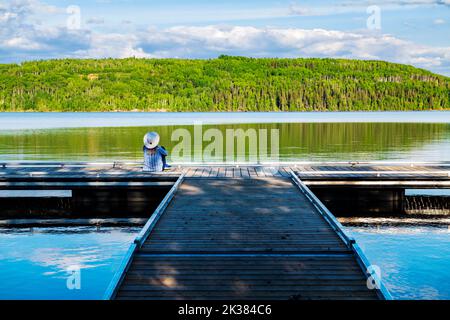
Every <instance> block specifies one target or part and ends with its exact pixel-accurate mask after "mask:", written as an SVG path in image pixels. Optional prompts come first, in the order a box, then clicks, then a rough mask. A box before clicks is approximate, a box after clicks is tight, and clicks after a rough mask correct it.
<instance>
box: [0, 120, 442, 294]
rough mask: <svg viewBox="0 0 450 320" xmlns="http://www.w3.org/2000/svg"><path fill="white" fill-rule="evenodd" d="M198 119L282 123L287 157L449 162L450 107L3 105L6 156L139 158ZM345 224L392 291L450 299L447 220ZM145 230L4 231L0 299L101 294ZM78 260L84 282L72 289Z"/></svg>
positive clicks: (0, 234)
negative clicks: (140, 109)
mask: <svg viewBox="0 0 450 320" xmlns="http://www.w3.org/2000/svg"><path fill="white" fill-rule="evenodd" d="M194 121H201V122H202V123H203V124H204V128H203V130H204V131H206V130H207V129H211V128H212V129H218V130H219V132H221V133H225V132H226V130H227V129H244V130H248V129H256V130H258V129H268V130H270V129H278V130H279V133H280V153H279V158H280V160H282V161H338V160H341V161H356V160H359V161H367V160H403V161H450V112H407V113H398V112H377V113H366V112H358V113H289V114H285V113H251V114H250V113H245V114H243V113H224V114H210V113H201V114H198V113H196V114H191V113H183V114H154V113H107V114H104V113H90V114H83V113H74V114H67V113H64V114H60V113H52V114H46V113H40V114H22V113H21V114H16V113H0V161H25V160H26V161H27V160H54V161H69V160H78V161H120V160H140V159H141V157H142V151H141V148H142V136H143V135H144V134H145V133H146V132H147V131H150V130H156V131H158V132H159V133H160V134H161V138H162V139H161V142H162V145H164V146H165V147H166V148H167V149H168V150H169V151H170V150H172V148H173V147H174V145H175V144H176V143H177V142H176V141H172V140H171V137H172V133H173V132H174V131H175V130H177V129H180V128H181V129H187V130H188V132H189V133H190V134H191V135H192V136H194V127H193V124H194ZM206 144H208V143H207V142H204V143H203V145H204V146H205V145H206ZM198 152H199V151H198V150H193V151H192V152H191V155H195V154H197V153H198ZM245 153H246V154H247V155H248V154H249V153H250V151H249V150H248V149H246V150H245ZM203 160H204V161H209V160H210V159H208V158H204V159H203ZM347 228H348V230H349V231H350V232H351V233H352V234H353V235H354V236H355V238H356V240H357V241H358V243H359V244H360V246H361V247H362V248H363V249H364V251H365V253H366V255H367V256H368V258H369V260H370V261H371V263H372V264H376V265H378V266H380V268H381V270H382V277H383V281H384V282H385V284H386V286H387V288H388V289H389V290H390V292H391V294H392V295H393V297H394V298H395V299H450V286H449V285H448V283H449V282H450V276H449V274H450V273H449V272H448V266H449V265H450V231H449V227H448V225H441V226H436V225H434V224H433V226H431V225H430V226H428V225H423V224H421V225H420V226H417V225H409V226H404V225H395V226H393V225H387V224H381V225H380V224H370V223H368V224H364V226H353V225H352V226H347ZM138 231H139V228H128V227H127V228H101V229H96V228H95V227H79V228H75V227H70V228H34V229H32V230H30V229H0V299H100V298H102V296H103V293H104V291H105V290H106V288H107V286H108V284H109V282H110V280H111V277H112V276H113V274H114V272H115V271H116V269H117V268H118V266H119V264H120V262H121V259H122V258H123V255H124V254H125V252H126V250H127V249H128V246H129V244H130V243H131V241H132V239H133V238H134V237H135V235H136V233H137V232H138ZM73 266H79V267H80V269H81V290H69V289H68V288H67V283H66V282H67V278H68V276H69V272H68V268H70V267H73Z"/></svg>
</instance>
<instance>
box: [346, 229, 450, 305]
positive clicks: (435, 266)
mask: <svg viewBox="0 0 450 320" xmlns="http://www.w3.org/2000/svg"><path fill="white" fill-rule="evenodd" d="M378 222H380V221H378ZM344 225H346V223H345V221H344ZM346 228H347V229H348V230H349V231H350V233H352V235H353V236H354V237H355V238H356V240H357V242H358V244H359V245H360V246H361V247H362V249H363V250H364V252H365V254H366V255H367V257H368V259H369V261H370V262H371V263H372V264H375V265H378V266H379V267H380V268H381V272H382V281H383V282H384V284H385V285H386V287H387V289H388V290H389V292H390V293H391V294H392V296H393V298H394V299H450V286H449V285H448V283H449V282H450V273H449V272H448V266H449V265H450V230H449V228H448V224H447V223H443V224H442V225H438V224H436V225H434V226H427V225H425V226H416V225H413V224H411V225H408V226H406V225H403V226H401V225H396V226H392V225H389V224H383V223H381V224H380V223H379V224H376V225H370V223H369V221H366V222H365V223H363V226H348V225H347V226H346Z"/></svg>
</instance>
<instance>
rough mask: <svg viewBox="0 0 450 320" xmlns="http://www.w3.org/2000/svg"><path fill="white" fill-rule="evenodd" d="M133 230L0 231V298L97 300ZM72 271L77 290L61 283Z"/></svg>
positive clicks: (72, 284) (132, 236)
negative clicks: (76, 278) (76, 276)
mask: <svg viewBox="0 0 450 320" xmlns="http://www.w3.org/2000/svg"><path fill="white" fill-rule="evenodd" d="M139 231H140V228H137V227H122V228H119V227H114V228H100V229H97V228H96V227H67V228H66V227H65V228H34V229H0V299H64V300H65V299H102V297H103V294H104V292H105V290H106V288H107V287H108V285H109V282H110V281H111V279H112V277H113V275H114V273H115V272H116V270H117V268H118V267H119V265H120V263H121V261H122V258H123V256H124V255H125V253H126V251H127V250H128V247H129V246H130V244H131V242H132V241H133V239H134V238H135V236H136V234H137V233H138V232H139ZM76 270H80V273H79V276H80V277H79V280H80V282H79V283H80V289H77V288H76V286H74V284H76V282H71V281H69V283H70V284H69V287H68V285H67V282H68V279H69V277H70V276H74V274H73V273H72V272H73V271H76ZM74 281H75V280H74ZM69 288H72V289H69Z"/></svg>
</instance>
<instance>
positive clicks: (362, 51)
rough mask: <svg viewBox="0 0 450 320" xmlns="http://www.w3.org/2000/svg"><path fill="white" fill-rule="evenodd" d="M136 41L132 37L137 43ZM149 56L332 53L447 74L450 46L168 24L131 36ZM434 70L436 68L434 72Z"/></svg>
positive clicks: (382, 37)
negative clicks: (171, 25) (168, 25)
mask: <svg viewBox="0 0 450 320" xmlns="http://www.w3.org/2000/svg"><path fill="white" fill-rule="evenodd" d="M136 40H137V41H136ZM134 43H135V45H137V46H139V47H140V48H142V49H144V51H145V52H148V53H149V54H151V55H152V56H160V57H174V56H175V57H204V58H207V57H214V56H217V55H218V54H230V55H243V56H254V57H277V56H278V57H334V58H356V59H379V60H387V61H392V62H398V63H406V64H412V65H415V66H418V67H423V68H429V69H433V70H437V71H441V72H442V71H444V72H446V73H448V71H449V68H450V47H428V46H423V45H418V44H415V43H413V42H410V41H405V40H401V39H398V38H396V37H394V36H392V35H387V34H375V33H371V32H344V31H335V30H325V29H298V28H271V27H266V28H256V27H244V26H228V27H227V26H205V27H192V26H186V27H172V28H168V29H165V30H149V32H148V33H144V34H140V35H139V38H138V39H135V40H134ZM438 69H439V70H438Z"/></svg>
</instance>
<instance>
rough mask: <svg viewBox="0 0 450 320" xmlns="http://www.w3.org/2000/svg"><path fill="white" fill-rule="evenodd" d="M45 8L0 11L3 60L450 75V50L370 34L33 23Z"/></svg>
mask: <svg viewBox="0 0 450 320" xmlns="http://www.w3.org/2000/svg"><path fill="white" fill-rule="evenodd" d="M418 1H421V0H418ZM424 1H425V0H424ZM39 10H40V11H46V12H48V11H52V10H53V11H54V10H55V9H54V8H52V7H48V6H45V5H44V6H42V5H39V4H38V2H37V1H35V0H28V1H13V2H12V4H11V5H10V6H9V7H0V28H1V30H2V31H1V32H0V62H11V61H21V60H30V59H46V58H63V57H76V58H104V57H117V58H125V57H131V56H135V57H141V58H151V57H175V58H211V57H216V56H218V55H220V54H228V55H242V56H252V57H334V58H355V59H380V60H387V61H391V62H398V63H406V64H412V65H415V66H417V67H422V68H426V69H430V70H433V71H435V72H439V73H443V74H447V75H450V47H449V46H447V47H431V46H424V45H419V44H416V43H413V42H411V41H405V40H402V39H399V38H396V37H394V36H392V35H388V34H380V33H376V32H370V31H358V32H346V31H337V30H326V29H300V28H276V27H254V26H218V25H210V26H175V27H170V28H166V29H156V28H153V29H149V30H147V31H145V32H142V31H141V32H133V33H126V32H125V31H122V32H103V33H101V32H93V31H90V30H87V29H81V30H68V29H67V28H66V27H65V24H62V25H61V26H57V25H54V26H43V25H39V24H35V23H32V22H30V19H29V17H30V16H32V15H33V14H34V13H35V12H36V11H39ZM3 31H4V32H3Z"/></svg>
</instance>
